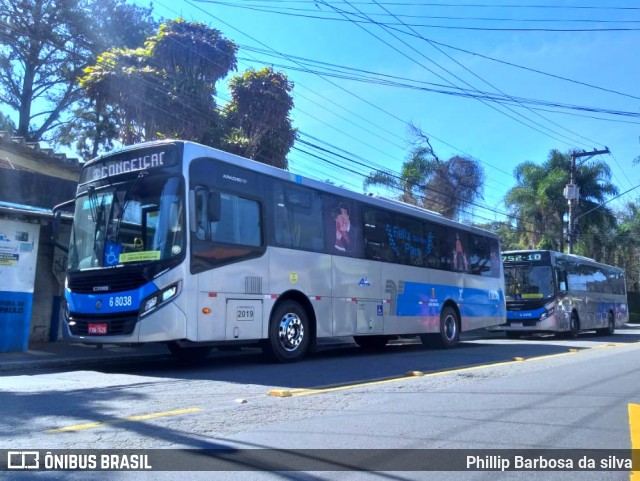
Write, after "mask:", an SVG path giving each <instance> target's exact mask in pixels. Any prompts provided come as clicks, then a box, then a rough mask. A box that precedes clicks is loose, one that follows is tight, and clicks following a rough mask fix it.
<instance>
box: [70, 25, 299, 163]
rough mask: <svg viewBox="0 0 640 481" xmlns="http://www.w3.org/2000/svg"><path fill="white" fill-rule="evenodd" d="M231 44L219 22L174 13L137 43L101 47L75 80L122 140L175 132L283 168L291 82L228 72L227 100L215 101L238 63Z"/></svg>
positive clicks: (266, 74)
mask: <svg viewBox="0 0 640 481" xmlns="http://www.w3.org/2000/svg"><path fill="white" fill-rule="evenodd" d="M236 51H237V47H236V45H235V44H234V43H233V42H231V41H230V40H227V39H225V38H224V37H223V36H222V34H221V32H220V31H218V30H216V29H213V28H209V27H207V26H206V25H204V24H202V23H193V22H187V21H185V20H183V19H178V20H171V21H168V22H166V23H165V24H163V25H161V26H160V28H159V31H158V33H157V34H156V35H153V36H151V37H149V38H148V39H147V40H146V42H145V44H144V47H142V48H137V49H112V50H109V51H107V52H104V53H103V54H102V55H100V56H99V57H98V59H97V62H96V64H95V65H92V66H91V67H88V68H87V69H85V74H84V76H83V77H82V78H81V79H80V83H81V85H82V87H83V88H84V89H85V90H86V92H87V94H88V96H89V97H90V98H91V100H92V102H94V104H95V105H96V110H99V111H104V112H109V116H110V118H111V119H114V121H115V125H116V126H117V129H116V130H115V133H116V136H117V138H118V140H119V141H120V142H122V143H124V144H133V143H137V142H141V141H148V140H154V139H160V138H180V139H184V140H192V141H196V142H201V143H204V144H208V145H211V146H213V147H219V148H223V149H225V150H228V151H230V152H233V153H237V154H239V155H243V156H245V157H249V158H251V159H255V160H258V161H260V162H264V163H267V164H271V165H275V166H277V167H280V168H284V169H286V168H287V158H286V156H287V154H288V152H289V150H290V149H291V147H292V145H293V143H294V141H295V138H296V130H295V129H294V128H293V127H292V122H291V119H290V118H289V113H290V111H291V109H292V108H293V99H292V97H291V90H292V88H293V84H292V83H291V82H289V80H288V79H287V77H286V76H285V75H284V74H282V73H279V72H274V71H273V70H272V69H270V68H264V69H262V70H258V71H256V70H253V69H250V70H248V71H246V72H245V73H243V74H242V75H239V76H236V77H234V78H232V79H231V81H230V82H229V90H230V92H231V97H232V98H231V101H230V102H229V103H228V104H227V105H226V106H225V107H224V108H222V109H220V108H219V107H218V105H217V104H216V101H215V94H216V83H217V82H218V81H219V80H221V79H222V78H223V77H225V76H226V75H227V74H228V73H229V72H230V71H232V70H235V68H236Z"/></svg>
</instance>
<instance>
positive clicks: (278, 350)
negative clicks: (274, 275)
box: [264, 301, 311, 362]
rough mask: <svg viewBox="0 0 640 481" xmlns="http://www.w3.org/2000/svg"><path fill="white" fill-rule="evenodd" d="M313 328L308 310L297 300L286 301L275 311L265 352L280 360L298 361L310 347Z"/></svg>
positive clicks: (270, 323)
mask: <svg viewBox="0 0 640 481" xmlns="http://www.w3.org/2000/svg"><path fill="white" fill-rule="evenodd" d="M310 341H311V329H310V326H309V320H308V316H307V312H306V311H305V310H304V308H303V307H302V306H301V305H300V304H298V303H297V302H295V301H285V302H283V303H282V304H280V306H278V308H277V309H276V310H275V311H274V312H273V314H272V316H271V321H270V322H269V339H267V342H266V343H265V345H264V350H265V353H266V354H267V355H268V356H269V357H270V358H271V359H273V360H275V361H278V362H296V361H299V360H300V359H302V358H303V357H304V355H305V354H306V352H307V350H308V349H309V345H310Z"/></svg>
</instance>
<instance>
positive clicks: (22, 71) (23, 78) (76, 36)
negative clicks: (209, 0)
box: [0, 0, 150, 141]
mask: <svg viewBox="0 0 640 481" xmlns="http://www.w3.org/2000/svg"><path fill="white" fill-rule="evenodd" d="M0 11H2V12H3V13H5V12H6V17H4V18H6V19H8V20H7V21H6V22H5V23H4V24H3V25H2V27H3V28H1V29H0V103H2V104H4V106H6V107H8V108H10V109H12V110H14V111H16V112H17V114H18V126H17V132H16V133H17V134H18V135H21V136H24V137H25V138H27V139H28V140H31V141H38V140H42V139H44V138H45V136H47V135H51V134H52V132H53V131H54V130H55V129H57V128H58V127H60V125H61V124H62V120H61V119H62V118H63V116H64V113H65V112H67V111H68V110H69V109H71V108H72V106H73V105H74V104H75V103H76V102H78V101H80V100H81V99H82V96H83V93H82V91H81V90H80V89H79V86H78V84H77V77H78V76H79V75H81V73H82V70H83V69H84V68H85V67H86V66H87V65H89V64H90V63H92V61H93V59H94V58H95V54H96V52H98V51H103V50H104V49H105V48H106V47H107V46H109V47H111V46H115V45H118V43H120V42H122V43H123V44H126V43H127V42H129V41H135V39H136V37H137V33H138V32H140V31H142V32H144V28H140V22H141V21H142V22H143V24H144V23H145V22H147V23H148V22H150V20H149V13H150V10H149V9H141V8H140V7H134V6H128V5H126V4H125V3H124V1H123V0H99V1H98V0H0Z"/></svg>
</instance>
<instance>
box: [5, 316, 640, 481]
mask: <svg viewBox="0 0 640 481" xmlns="http://www.w3.org/2000/svg"><path fill="white" fill-rule="evenodd" d="M639 341H640V330H637V329H624V330H620V331H618V332H617V333H616V334H615V335H614V336H610V337H597V336H595V335H590V334H585V335H582V336H580V338H578V339H576V340H557V339H554V338H534V339H525V340H506V339H502V338H490V339H477V340H471V341H466V342H464V343H462V345H461V346H460V347H459V348H457V349H453V350H444V351H435V350H433V351H431V350H424V349H422V348H421V347H420V346H419V345H417V344H415V343H397V344H395V345H392V346H390V347H389V348H387V349H386V350H385V351H384V352H381V353H363V351H362V350H361V349H358V348H354V347H341V348H332V349H329V350H324V351H321V352H320V353H318V354H315V355H313V356H311V357H310V358H309V359H307V360H305V361H304V362H302V363H298V364H291V365H276V364H264V363H263V361H262V358H261V357H260V356H259V355H258V354H257V353H256V352H254V351H251V350H247V351H243V352H240V353H223V354H221V355H217V356H212V357H211V358H210V359H208V360H207V361H206V362H204V363H202V364H201V365H198V366H184V365H177V364H176V363H175V362H173V361H171V360H169V359H167V358H162V357H159V358H158V359H156V360H150V361H146V362H144V363H138V364H124V365H123V364H117V365H111V366H110V365H105V366H104V367H102V368H99V369H95V368H92V369H91V370H87V371H73V370H58V371H52V372H42V373H34V374H32V375H29V374H19V375H8V376H4V377H0V406H2V409H3V415H2V416H0V427H1V428H2V429H1V431H0V433H2V434H0V449H86V448H95V449H98V450H100V449H103V450H104V449H130V450H133V449H173V448H180V449H231V448H237V449H242V450H246V449H254V448H266V449H273V448H281V449H306V450H322V449H335V450H339V451H336V452H337V453H342V454H337V458H335V459H334V458H332V460H333V462H334V465H333V466H335V467H336V469H339V467H340V466H342V467H344V465H350V464H349V463H350V462H351V463H352V464H353V463H355V464H356V465H358V466H359V465H360V464H366V460H365V461H362V460H357V459H355V458H351V456H352V455H356V454H358V452H351V453H350V452H349V451H348V450H349V449H359V450H371V453H373V454H372V455H374V454H376V453H377V454H376V455H385V456H387V457H397V456H402V455H403V453H409V454H416V453H417V454H416V455H420V453H421V451H411V450H433V449H438V450H446V449H455V450H471V452H475V451H478V450H481V449H497V450H501V451H502V450H513V449H515V450H531V449H568V450H576V449H577V450H591V449H593V450H604V449H606V450H609V449H623V450H626V449H629V448H630V447H631V434H630V433H631V429H632V427H633V426H635V424H634V423H635V421H636V420H635V418H634V416H632V415H631V414H630V413H631V412H632V411H631V410H630V409H631V408H630V407H629V406H630V405H632V406H633V405H636V404H640V376H639V375H638V368H639V367H640V366H639V362H638V359H639V356H640V343H639ZM638 422H640V420H638ZM637 447H638V446H637ZM379 450H389V451H379ZM392 450H401V451H392ZM243 452H244V451H243ZM478 452H480V451H478ZM321 453H323V451H317V452H316V451H305V453H304V454H305V456H308V457H309V458H310V459H311V460H313V457H314V456H315V455H318V456H319V455H320V454H321ZM437 453H443V456H445V457H446V453H447V451H438V452H437ZM504 453H505V457H507V454H509V453H511V454H513V452H509V451H504ZM561 453H564V451H562V452H561ZM170 454H171V453H168V455H170ZM430 454H433V452H431V451H424V452H423V455H424V456H427V455H430ZM406 455H407V456H408V454H406ZM274 456H276V454H274ZM407 460H408V466H412V462H413V461H412V459H410V458H407ZM283 462H284V461H283ZM305 462H306V461H305V460H303V462H302V464H301V466H302V469H304V467H305V466H307V464H305ZM178 463H179V460H178ZM358 463H360V464H358ZM445 464H446V463H445ZM277 466H281V465H280V464H277ZM309 466H310V467H311V465H310V464H309ZM323 466H329V467H331V466H332V465H330V464H329V465H323ZM391 466H392V467H393V466H396V467H397V463H396V464H394V463H393V462H392V463H391ZM416 466H418V467H420V463H417V464H416ZM179 467H180V469H188V466H179ZM241 467H242V466H241ZM242 468H243V469H246V465H245V466H243V467H242ZM405 469H408V468H405ZM176 476H183V475H182V474H178V473H176V472H146V473H145V472H137V473H132V472H109V473H106V472H94V473H87V472H82V473H80V472H38V473H33V472H32V473H28V476H27V475H25V474H24V473H16V472H11V473H7V478H6V479H35V478H37V479H82V480H84V479H127V480H129V479H145V480H146V479H175V477H176ZM188 478H189V479H216V480H217V479H224V480H226V479H234V480H235V479H238V480H239V479H282V478H284V479H314V480H315V479H402V480H404V479H495V478H499V479H625V480H628V479H629V471H628V470H622V471H590V472H580V471H555V472H541V471H533V472H519V471H518V472H506V473H498V472H487V471H474V472H464V471H455V472H441V471H439V472H420V471H415V472H413V471H411V472H409V471H405V470H397V471H394V472H375V473H371V472H369V473H367V472H356V471H351V472H341V473H326V472H317V471H310V472H306V473H305V472H288V473H282V472H278V473H267V472H243V471H239V472H226V471H225V472H215V473H210V472H209V473H207V472H195V473H191V474H189V476H188Z"/></svg>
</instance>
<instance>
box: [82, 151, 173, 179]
mask: <svg viewBox="0 0 640 481" xmlns="http://www.w3.org/2000/svg"><path fill="white" fill-rule="evenodd" d="M171 154H172V152H171V151H169V152H167V151H166V150H164V149H163V150H154V151H148V150H143V151H140V150H138V151H132V152H127V153H125V154H121V155H114V156H113V157H106V158H105V159H104V160H101V161H96V162H95V163H93V162H92V163H91V164H89V165H87V166H86V167H85V168H84V170H83V171H82V175H81V176H80V183H81V184H83V183H85V182H92V181H96V180H100V179H104V178H106V177H113V176H116V175H120V174H127V173H130V172H138V171H142V170H149V169H158V168H162V167H166V166H168V165H172V164H174V163H175V161H174V159H175V156H173V155H171Z"/></svg>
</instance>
